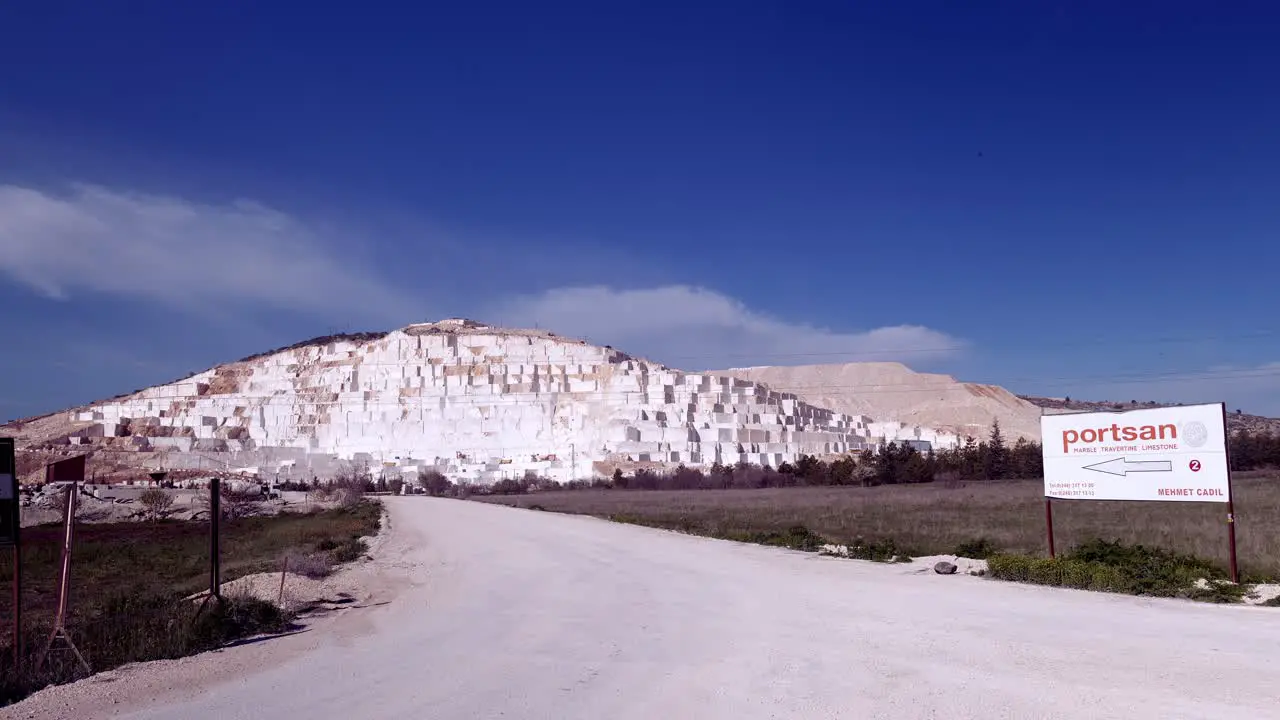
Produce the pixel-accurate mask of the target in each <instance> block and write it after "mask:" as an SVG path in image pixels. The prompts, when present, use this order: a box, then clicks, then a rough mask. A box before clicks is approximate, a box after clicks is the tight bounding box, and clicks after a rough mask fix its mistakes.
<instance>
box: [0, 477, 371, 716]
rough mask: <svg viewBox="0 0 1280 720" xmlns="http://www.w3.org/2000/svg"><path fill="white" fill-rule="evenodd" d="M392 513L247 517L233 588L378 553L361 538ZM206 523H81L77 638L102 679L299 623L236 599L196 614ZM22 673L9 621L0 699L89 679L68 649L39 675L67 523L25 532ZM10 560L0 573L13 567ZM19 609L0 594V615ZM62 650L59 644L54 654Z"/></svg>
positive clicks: (359, 506) (227, 561) (226, 550)
mask: <svg viewBox="0 0 1280 720" xmlns="http://www.w3.org/2000/svg"><path fill="white" fill-rule="evenodd" d="M381 514H382V508H381V506H380V505H379V504H378V503H376V502H370V501H361V502H358V503H356V504H354V505H348V506H345V507H339V508H334V509H330V510H322V511H316V512H311V513H305V514H304V513H298V514H294V513H282V514H280V515H275V516H266V517H241V518H236V519H233V520H228V521H226V522H225V524H224V525H223V544H222V568H223V581H224V582H225V583H231V582H232V581H234V580H236V579H237V578H240V577H243V576H245V575H250V574H254V573H257V572H264V571H265V572H276V573H278V572H279V571H280V564H281V560H282V558H283V557H285V556H289V557H290V568H291V569H292V571H293V572H295V573H298V574H303V575H307V576H308V577H323V576H324V575H327V574H329V572H331V570H332V567H333V565H334V564H336V563H343V562H349V561H352V560H355V559H357V558H359V557H360V556H361V555H363V554H364V553H366V552H368V547H367V546H366V545H365V543H364V542H363V541H362V540H360V538H361V537H363V536H368V535H374V534H376V533H377V532H378V528H379V525H380V522H381ZM208 533H209V526H208V523H203V522H184V521H175V520H163V519H162V520H155V521H152V522H145V523H99V524H92V525H82V526H80V527H78V528H77V535H76V546H75V549H74V551H73V554H72V587H73V592H72V596H71V604H70V608H69V617H68V622H67V625H68V631H69V632H70V634H71V637H72V639H73V640H74V641H75V643H76V645H77V646H78V647H79V648H80V650H81V651H82V652H83V653H84V654H85V656H86V659H87V660H88V661H89V663H90V667H91V668H92V669H93V671H94V672H99V671H102V670H106V669H110V668H113V667H117V666H119V665H121V664H125V663H129V662H137V661H143V660H156V659H164V658H173V657H182V656H185V655H191V654H194V653H198V652H202V651H204V650H208V649H211V648H214V647H218V646H219V645H221V644H224V643H225V642H228V641H230V640H234V639H236V638H240V637H245V636H247V635H254V634H259V633H272V632H279V631H280V630H282V629H284V628H286V627H288V625H289V623H290V621H291V618H289V617H288V616H287V615H286V614H285V613H284V612H282V611H281V610H280V609H279V608H276V607H275V606H274V605H272V604H271V603H266V602H263V601H261V600H257V599H252V598H231V602H230V603H229V604H227V605H226V606H225V607H218V606H216V605H211V606H210V608H209V609H207V610H206V612H205V613H204V614H202V615H200V616H199V617H197V616H196V608H195V605H193V604H192V603H191V602H189V601H183V600H182V598H184V597H189V596H190V595H191V594H192V593H195V592H198V591H200V590H202V589H204V588H206V587H207V585H206V584H205V583H206V582H207V577H208V575H207V573H208V562H209V551H208V542H209V541H208ZM23 534H24V537H23V545H24V547H23V565H24V568H23V576H24V577H23V590H24V593H23V611H24V617H25V618H26V623H27V626H26V628H25V629H24V632H23V645H24V648H25V650H24V658H23V665H22V667H23V668H24V671H23V673H21V674H19V675H15V674H14V672H13V668H12V667H11V663H12V661H11V657H12V641H13V638H12V633H11V631H10V630H9V627H8V626H7V624H6V625H3V626H0V704H5V703H9V702H13V701H14V700H16V699H19V698H21V697H24V696H25V695H27V694H30V693H31V692H33V691H34V690H38V689H40V688H43V687H45V686H47V685H49V684H54V683H61V682H67V681H70V680H74V679H77V678H78V677H79V674H78V673H81V672H82V669H81V668H80V666H79V664H78V663H77V662H76V661H75V658H74V656H73V655H71V654H70V653H69V652H65V651H63V652H54V653H52V654H50V656H49V658H48V661H47V662H48V663H49V666H48V667H47V668H46V669H45V670H42V672H41V673H39V674H38V675H36V674H33V673H32V672H30V671H29V670H25V668H31V667H34V665H35V661H36V652H37V650H38V649H40V648H43V647H44V642H45V641H46V640H47V638H48V636H49V632H50V629H51V628H50V627H49V623H51V622H52V616H53V605H54V603H56V599H57V587H56V585H57V576H58V565H59V558H60V545H59V543H60V541H61V528H59V527H56V526H36V527H31V528H25V529H24V530H23ZM9 560H10V558H9V556H8V554H7V553H6V554H0V576H8V574H9V573H10V572H11V565H10V562H9ZM10 612H11V602H10V601H8V598H7V597H0V617H8V616H9V613H10ZM58 647H60V646H59V645H57V644H55V650H56V649H57V648H58Z"/></svg>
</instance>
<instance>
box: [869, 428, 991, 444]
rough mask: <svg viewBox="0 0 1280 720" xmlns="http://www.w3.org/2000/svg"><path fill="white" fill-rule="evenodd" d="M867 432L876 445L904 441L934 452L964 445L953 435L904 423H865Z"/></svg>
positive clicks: (958, 437)
mask: <svg viewBox="0 0 1280 720" xmlns="http://www.w3.org/2000/svg"><path fill="white" fill-rule="evenodd" d="M867 432H868V434H869V435H870V437H871V440H872V441H874V442H875V443H877V444H888V443H891V442H899V443H901V442H904V441H913V442H917V443H919V442H926V443H929V447H930V448H932V449H934V450H946V449H949V448H954V447H959V446H960V445H963V444H964V438H962V437H960V436H959V435H956V434H955V433H949V432H945V431H942V430H935V429H933V428H926V427H920V426H918V425H909V424H907V423H905V422H871V423H867ZM978 439H982V438H978Z"/></svg>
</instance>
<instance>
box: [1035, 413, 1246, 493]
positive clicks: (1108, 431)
mask: <svg viewBox="0 0 1280 720" xmlns="http://www.w3.org/2000/svg"><path fill="white" fill-rule="evenodd" d="M1223 410H1224V407H1223V404H1222V403H1213V404H1211V405H1184V406H1180V407H1165V408H1147V409H1142V410H1128V411H1118V412H1095V413H1069V414H1063V415H1042V416H1041V417H1040V438H1041V443H1042V446H1043V448H1044V494H1045V497H1051V498H1063V499H1068V500H1163V501H1173V502H1222V503H1224V502H1227V501H1228V499H1229V498H1230V494H1229V492H1230V491H1229V467H1228V465H1227V430H1226V423H1225V416H1224V414H1223Z"/></svg>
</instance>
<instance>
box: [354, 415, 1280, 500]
mask: <svg viewBox="0 0 1280 720" xmlns="http://www.w3.org/2000/svg"><path fill="white" fill-rule="evenodd" d="M1229 445H1230V449H1231V464H1232V469H1233V470H1253V469H1258V468H1261V467H1271V466H1280V437H1277V436H1272V435H1253V434H1249V433H1248V432H1239V433H1236V434H1234V435H1232V436H1231V437H1230V438H1229ZM357 476H359V474H353V475H352V476H351V477H344V478H343V482H342V484H343V485H351V484H357V483H358V484H361V485H362V486H363V489H366V490H368V491H370V492H375V491H378V492H381V491H390V492H393V493H399V492H400V491H401V488H402V487H403V481H402V480H399V479H393V480H384V479H378V478H373V477H369V476H368V475H363V476H359V479H358V480H357ZM1043 476H1044V463H1043V454H1042V450H1041V446H1040V443H1038V442H1032V441H1028V440H1026V439H1024V438H1019V439H1018V440H1017V441H1016V442H1014V443H1012V444H1010V443H1008V442H1007V441H1006V440H1005V437H1004V434H1003V433H1002V431H1001V429H1000V424H999V422H998V421H997V422H993V423H992V425H991V430H990V432H989V434H988V435H987V437H986V438H985V439H983V440H981V441H979V440H976V439H974V438H968V439H967V440H966V442H965V443H964V444H962V445H960V446H959V447H955V448H949V449H946V450H940V451H937V452H935V451H932V450H928V451H925V452H921V451H919V450H917V449H916V448H915V447H913V446H912V445H910V444H909V443H897V442H891V443H888V444H887V445H884V446H882V447H880V448H879V449H878V450H876V451H874V452H873V451H871V450H864V451H863V452H862V453H860V454H858V455H850V456H845V457H841V458H837V459H835V460H831V461H825V460H821V459H819V458H816V457H813V456H810V455H801V456H800V458H799V459H798V460H797V461H796V462H795V463H782V465H780V466H779V467H777V468H772V467H768V466H760V465H751V464H747V463H738V464H736V465H720V464H716V465H714V466H712V467H711V468H710V469H709V470H705V471H704V470H701V469H698V468H690V467H684V466H680V467H678V468H676V469H675V470H672V471H668V472H658V471H654V470H637V471H635V472H634V473H631V474H626V473H623V472H622V471H621V470H617V471H615V472H614V473H613V476H612V477H611V478H608V479H603V478H599V479H596V480H591V481H587V480H576V481H573V482H568V483H560V482H556V481H554V480H550V479H547V478H543V477H537V476H534V475H530V476H527V477H523V478H509V479H504V480H500V481H498V482H495V483H493V484H491V485H480V484H472V483H468V482H465V481H464V482H454V481H452V480H450V479H449V478H447V477H446V476H445V475H443V474H442V473H440V472H439V471H437V470H434V469H428V470H424V471H422V472H421V473H420V474H419V476H418V486H419V487H420V488H421V491H422V492H424V493H426V494H428V495H434V496H450V497H466V496H469V495H475V494H494V495H509V494H524V493H529V492H539V491H549V490H580V489H588V488H597V489H616V490H711V489H733V488H743V489H750V488H771V487H779V488H780V487H799V486H830V485H854V486H861V487H870V486H876V485H897V484H908V483H928V482H934V481H942V482H960V481H983V480H1012V479H1027V480H1034V479H1039V478H1041V477H1043Z"/></svg>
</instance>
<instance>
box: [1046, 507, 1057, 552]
mask: <svg viewBox="0 0 1280 720" xmlns="http://www.w3.org/2000/svg"><path fill="white" fill-rule="evenodd" d="M1044 526H1045V530H1046V533H1047V535H1048V537H1049V557H1050V559H1052V558H1054V557H1056V555H1055V554H1054V548H1053V498H1050V497H1046V498H1045V499H1044Z"/></svg>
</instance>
